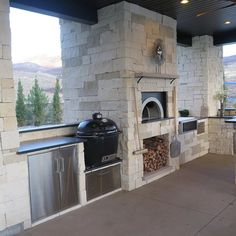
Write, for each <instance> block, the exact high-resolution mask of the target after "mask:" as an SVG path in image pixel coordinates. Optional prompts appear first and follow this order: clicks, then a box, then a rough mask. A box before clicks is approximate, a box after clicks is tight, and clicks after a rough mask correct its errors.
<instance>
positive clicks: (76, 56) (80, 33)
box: [60, 2, 177, 190]
mask: <svg viewBox="0 0 236 236" xmlns="http://www.w3.org/2000/svg"><path fill="white" fill-rule="evenodd" d="M60 25H61V45H62V61H63V93H64V95H65V96H64V98H65V112H64V114H65V121H66V122H75V121H80V120H84V119H88V118H91V115H92V113H94V112H96V111H100V112H101V113H102V114H103V116H104V117H109V118H111V119H113V120H114V121H115V122H116V123H117V125H118V126H119V129H120V130H121V131H122V134H121V135H120V141H119V155H118V156H119V157H121V158H122V159H123V164H122V188H123V189H126V190H132V189H135V188H138V187H140V186H141V185H142V184H144V182H143V180H142V177H143V156H142V155H133V151H135V150H137V149H138V148H139V144H138V143H139V142H138V135H137V124H136V118H135V117H136V116H135V110H136V109H135V98H134V91H135V93H136V96H137V101H138V102H137V104H136V105H137V110H138V117H139V118H138V122H139V124H140V127H141V126H142V125H141V115H142V114H141V90H142V91H166V92H168V97H169V98H172V89H173V86H170V85H169V84H168V85H167V84H166V83H167V82H166V81H162V79H158V80H154V81H153V80H150V79H147V80H145V79H144V80H143V81H142V82H141V83H140V88H139V87H137V82H136V81H137V78H135V73H137V72H147V73H156V74H157V73H162V74H172V75H173V76H174V77H176V74H177V72H176V71H177V69H176V21H175V20H174V19H171V18H169V17H166V16H162V15H160V14H159V13H156V12H153V11H150V10H147V9H144V8H142V7H140V6H137V5H134V4H130V3H127V2H121V3H118V4H114V5H111V6H108V7H105V8H102V9H100V10H99V11H98V23H97V24H95V25H92V26H87V25H84V24H78V23H75V22H70V21H65V20H61V21H60ZM157 39H161V40H162V41H163V46H164V48H165V52H166V60H165V62H164V64H163V65H162V66H158V65H157V62H156V59H155V58H154V57H153V50H154V48H155V46H156V41H157ZM169 82H170V81H169V80H168V83H169ZM69 84H70V85H69ZM71 84H74V85H77V84H78V85H79V86H78V87H77V86H75V87H70V86H71ZM139 89H140V90H139ZM172 109H173V107H172V104H171V102H170V103H169V110H170V111H171V112H172ZM171 112H170V114H169V115H172V114H171ZM163 124H165V123H163ZM163 124H162V126H161V127H160V133H167V132H173V127H174V126H173V122H172V123H171V125H169V124H165V125H163ZM148 130H149V131H150V134H151V135H154V134H155V135H157V134H158V132H154V131H151V130H150V129H148ZM149 131H146V132H147V133H149ZM140 141H141V143H142V139H141V140H140Z"/></svg>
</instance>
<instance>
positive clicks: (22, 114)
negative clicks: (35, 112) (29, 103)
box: [16, 80, 26, 126]
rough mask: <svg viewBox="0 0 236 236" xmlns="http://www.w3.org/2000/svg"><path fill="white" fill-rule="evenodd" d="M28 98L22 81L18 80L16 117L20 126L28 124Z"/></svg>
mask: <svg viewBox="0 0 236 236" xmlns="http://www.w3.org/2000/svg"><path fill="white" fill-rule="evenodd" d="M25 102H26V99H25V95H24V90H23V86H22V83H21V81H20V80H19V81H18V89H17V100H16V118H17V122H18V126H24V125H25V124H26V105H25Z"/></svg>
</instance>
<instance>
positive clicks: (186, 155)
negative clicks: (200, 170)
mask: <svg viewBox="0 0 236 236" xmlns="http://www.w3.org/2000/svg"><path fill="white" fill-rule="evenodd" d="M198 122H199V123H200V122H205V132H204V133H202V134H197V131H196V130H195V131H190V132H187V133H185V134H180V135H179V136H178V139H179V141H180V142H181V155H180V160H179V161H180V164H184V163H187V162H189V161H192V160H194V159H196V158H198V157H201V156H204V155H206V154H207V153H208V151H209V140H208V119H202V120H199V121H198Z"/></svg>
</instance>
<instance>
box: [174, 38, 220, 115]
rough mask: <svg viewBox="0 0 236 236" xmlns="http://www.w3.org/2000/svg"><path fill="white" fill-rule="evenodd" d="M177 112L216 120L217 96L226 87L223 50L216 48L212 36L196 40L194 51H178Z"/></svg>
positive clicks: (183, 49)
mask: <svg viewBox="0 0 236 236" xmlns="http://www.w3.org/2000/svg"><path fill="white" fill-rule="evenodd" d="M177 57H178V65H177V67H178V75H179V83H178V109H179V110H181V109H188V110H189V111H190V114H191V115H192V116H215V115H216V114H217V109H218V106H219V104H218V102H217V101H216V100H215V99H214V95H215V94H216V92H217V91H219V90H220V89H221V88H222V86H223V70H224V68H223V49H222V46H221V47H216V46H213V38H212V37H211V36H201V37H194V38H193V45H192V47H182V46H178V47H177Z"/></svg>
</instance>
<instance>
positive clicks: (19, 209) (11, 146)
mask: <svg viewBox="0 0 236 236" xmlns="http://www.w3.org/2000/svg"><path fill="white" fill-rule="evenodd" d="M9 10H10V7H9V1H8V0H1V1H0V235H1V233H2V234H3V235H7V232H8V233H9V234H11V232H13V231H15V232H16V233H17V231H19V230H22V229H23V228H26V227H28V226H29V225H30V208H29V194H28V189H29V186H28V166H27V161H26V157H25V156H24V155H22V156H17V155H16V149H17V148H18V147H19V133H18V131H17V122H16V114H15V90H14V82H13V71H12V61H11V35H10V23H9ZM15 225H17V226H15ZM11 230H13V231H11Z"/></svg>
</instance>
